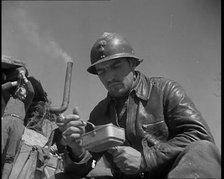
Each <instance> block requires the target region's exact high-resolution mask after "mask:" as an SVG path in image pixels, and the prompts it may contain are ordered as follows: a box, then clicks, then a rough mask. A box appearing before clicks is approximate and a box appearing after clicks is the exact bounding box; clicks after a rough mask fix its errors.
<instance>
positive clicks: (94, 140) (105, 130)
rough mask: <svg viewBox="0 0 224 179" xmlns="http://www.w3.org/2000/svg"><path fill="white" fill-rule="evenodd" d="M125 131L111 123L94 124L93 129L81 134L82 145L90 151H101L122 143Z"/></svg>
mask: <svg viewBox="0 0 224 179" xmlns="http://www.w3.org/2000/svg"><path fill="white" fill-rule="evenodd" d="M124 141H125V131H124V129H123V128H120V127H117V126H115V125H113V124H112V123H109V124H106V125H100V126H95V127H94V130H92V131H90V132H87V133H86V134H84V135H83V136H82V146H83V147H84V148H85V149H87V150H89V151H91V152H102V151H104V150H107V149H109V148H110V147H114V146H118V145H122V144H123V143H124Z"/></svg>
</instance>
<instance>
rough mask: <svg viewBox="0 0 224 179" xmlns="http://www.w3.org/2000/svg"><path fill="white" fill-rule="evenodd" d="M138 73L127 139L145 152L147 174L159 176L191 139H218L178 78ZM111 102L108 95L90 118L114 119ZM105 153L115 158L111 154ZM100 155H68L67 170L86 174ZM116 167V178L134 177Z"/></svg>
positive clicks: (103, 121) (99, 121)
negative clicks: (80, 157)
mask: <svg viewBox="0 0 224 179" xmlns="http://www.w3.org/2000/svg"><path fill="white" fill-rule="evenodd" d="M137 74H138V77H137V84H136V85H135V87H134V88H133V89H132V91H131V93H130V95H129V97H128V100H127V118H126V130H125V132H126V139H127V141H128V144H129V145H130V146H131V147H133V148H135V149H136V150H138V151H140V152H141V153H142V155H143V157H144V159H145V162H146V168H145V169H144V171H145V174H146V176H158V175H160V174H161V173H167V172H168V170H169V169H170V167H171V166H172V164H173V162H174V161H175V159H176V157H177V156H178V154H180V152H182V151H183V150H184V149H185V147H186V146H187V145H189V144H190V143H192V142H195V141H198V140H207V141H210V142H213V143H214V139H213V137H212V134H211V132H210V130H209V128H208V126H207V124H206V122H205V121H204V119H203V117H202V115H201V114H200V112H199V111H198V110H197V109H196V107H195V105H194V103H193V102H192V100H191V99H190V98H189V97H188V96H187V94H186V93H185V91H184V89H183V88H182V87H181V86H180V85H179V84H178V83H177V82H175V81H173V80H168V79H165V78H162V77H152V78H148V77H146V76H145V75H144V74H142V73H140V72H137ZM110 105H111V97H110V96H109V95H108V96H107V97H106V98H105V99H104V100H102V101H101V102H100V103H99V104H98V105H97V106H96V107H95V108H94V109H93V111H92V112H91V114H90V119H89V121H90V122H92V123H94V124H95V125H103V124H107V123H110V122H113V123H114V120H113V118H114V117H113V115H114V114H113V113H112V112H111V108H110ZM114 124H115V125H116V123H114ZM104 154H105V156H106V157H107V158H108V160H109V161H111V160H110V158H109V155H108V154H107V153H104ZM100 156H102V154H95V153H92V154H90V153H89V152H87V153H86V155H85V157H84V159H83V160H81V162H77V163H76V162H73V161H72V160H71V159H69V155H67V159H68V160H67V162H66V165H65V171H67V172H71V171H74V172H75V171H76V172H75V173H76V175H77V173H78V174H79V175H81V176H84V175H86V174H87V173H88V172H89V171H90V170H91V169H92V168H91V162H92V160H93V159H95V160H96V161H97V160H98V159H99V157H100ZM112 166H113V165H112ZM114 170H115V174H116V176H122V177H116V178H131V177H130V176H125V175H121V174H119V171H118V170H117V169H116V168H115V169H114ZM136 178H137V177H136Z"/></svg>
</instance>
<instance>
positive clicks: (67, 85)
mask: <svg viewBox="0 0 224 179" xmlns="http://www.w3.org/2000/svg"><path fill="white" fill-rule="evenodd" d="M72 66H73V62H72V61H69V62H67V69H66V75H65V84H64V94H63V101H62V104H61V106H60V107H53V106H50V108H49V110H50V111H51V112H53V113H56V114H60V113H63V112H64V111H65V110H66V109H67V108H68V104H69V99H70V87H71V78H72Z"/></svg>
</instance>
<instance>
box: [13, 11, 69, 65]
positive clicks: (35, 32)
mask: <svg viewBox="0 0 224 179" xmlns="http://www.w3.org/2000/svg"><path fill="white" fill-rule="evenodd" d="M14 19H15V22H16V23H17V25H18V26H19V28H20V29H21V30H22V31H23V32H24V33H25V34H26V36H27V37H28V38H29V40H31V41H32V42H33V43H34V44H35V45H36V46H37V47H38V48H40V49H42V50H44V51H45V52H46V53H48V54H50V55H51V56H53V57H59V58H62V59H64V60H65V62H68V61H72V58H71V57H70V56H69V55H68V54H67V53H66V52H65V51H64V50H63V49H62V48H61V47H60V46H59V44H58V43H56V42H55V41H54V40H52V39H51V38H49V36H46V35H40V30H39V27H38V24H37V23H35V22H34V21H33V19H31V17H30V16H29V15H28V14H27V12H26V10H25V9H22V8H19V9H17V11H16V12H15V13H14Z"/></svg>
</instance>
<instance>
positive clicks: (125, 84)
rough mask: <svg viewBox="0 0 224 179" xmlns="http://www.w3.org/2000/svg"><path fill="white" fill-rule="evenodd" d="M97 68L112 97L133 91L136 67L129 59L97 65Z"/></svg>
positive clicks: (119, 59)
mask: <svg viewBox="0 0 224 179" xmlns="http://www.w3.org/2000/svg"><path fill="white" fill-rule="evenodd" d="M95 68H96V71H97V74H98V76H99V78H100V80H101V82H102V83H103V85H104V86H105V88H106V89H107V90H108V92H109V94H110V95H111V96H114V97H118V96H122V95H124V94H126V93H127V92H129V91H130V90H131V87H132V84H133V81H134V66H133V65H132V63H130V62H129V61H128V59H127V58H118V59H116V60H110V61H106V62H102V63H100V64H97V65H95Z"/></svg>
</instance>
